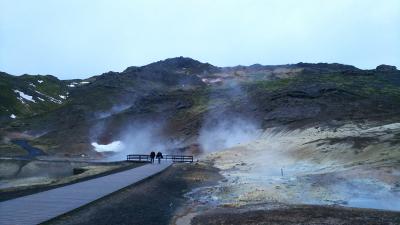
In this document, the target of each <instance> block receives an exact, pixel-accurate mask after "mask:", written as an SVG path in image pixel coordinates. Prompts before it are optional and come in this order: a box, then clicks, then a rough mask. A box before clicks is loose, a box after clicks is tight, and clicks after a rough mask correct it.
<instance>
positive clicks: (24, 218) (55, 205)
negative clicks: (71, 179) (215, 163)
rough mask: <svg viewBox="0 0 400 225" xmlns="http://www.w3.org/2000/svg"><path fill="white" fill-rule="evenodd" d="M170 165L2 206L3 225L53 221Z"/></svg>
mask: <svg viewBox="0 0 400 225" xmlns="http://www.w3.org/2000/svg"><path fill="white" fill-rule="evenodd" d="M169 165H171V163H168V162H164V163H163V164H160V165H158V164H148V165H144V166H141V167H137V168H133V169H130V170H126V171H122V172H119V173H114V174H110V175H107V176H104V177H99V178H95V179H91V180H87V181H83V182H79V183H75V184H71V185H67V186H64V187H59V188H55V189H51V190H48V191H44V192H40V193H36V194H33V195H27V196H23V197H20V198H16V199H11V200H8V201H4V202H0V225H32V224H39V223H42V222H45V221H47V220H50V219H52V218H54V217H57V216H60V215H62V214H65V213H67V212H69V211H71V210H74V209H76V208H79V207H82V206H84V205H86V204H88V203H90V202H92V201H95V200H97V199H99V198H101V197H104V196H106V195H109V194H111V193H113V192H115V191H118V190H120V189H122V188H124V187H127V186H129V185H132V184H134V183H137V182H139V181H141V180H143V179H145V178H147V177H150V176H152V175H154V174H157V173H159V172H161V171H162V170H164V169H166V168H167V167H168V166H169Z"/></svg>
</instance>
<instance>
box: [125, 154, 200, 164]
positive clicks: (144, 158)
mask: <svg viewBox="0 0 400 225" xmlns="http://www.w3.org/2000/svg"><path fill="white" fill-rule="evenodd" d="M163 159H164V160H172V162H176V163H192V162H193V156H192V155H165V156H164V158H163ZM126 160H127V161H134V162H149V161H150V155H127V156H126ZM155 160H157V159H155Z"/></svg>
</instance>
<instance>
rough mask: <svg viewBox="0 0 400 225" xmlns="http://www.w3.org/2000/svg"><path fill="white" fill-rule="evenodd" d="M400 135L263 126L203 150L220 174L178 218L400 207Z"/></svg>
mask: <svg viewBox="0 0 400 225" xmlns="http://www.w3.org/2000/svg"><path fill="white" fill-rule="evenodd" d="M399 133H400V123H393V124H387V125H384V126H374V125H372V124H366V125H362V126H361V125H356V124H349V125H346V126H342V127H339V128H335V129H327V128H325V129H324V128H318V127H314V128H308V129H305V130H294V131H282V130H281V131H278V130H267V131H265V132H264V134H263V135H262V136H261V138H259V139H258V140H256V141H253V142H251V143H249V144H246V145H243V146H237V147H233V148H230V149H225V150H223V151H219V152H214V153H211V154H210V155H208V157H207V158H208V159H209V160H211V161H213V162H214V165H215V166H216V167H217V168H219V169H220V170H221V174H222V175H223V176H224V177H225V179H224V180H223V181H222V182H220V184H219V185H218V186H214V187H206V188H200V189H198V190H194V191H193V192H191V193H190V194H188V197H189V198H190V199H192V204H193V205H192V206H191V207H193V208H195V209H194V210H192V212H191V214H188V215H186V217H185V216H184V217H182V218H184V219H185V220H190V218H192V217H194V216H196V214H198V213H199V209H201V210H200V211H202V210H204V208H210V207H211V208H216V207H228V208H232V207H234V208H235V207H243V206H257V207H258V208H260V207H261V208H263V209H268V208H271V207H272V208H274V207H280V206H282V205H293V204H323V205H326V204H327V205H341V206H349V207H359V208H374V209H386V210H395V211H399V210H400V161H399V158H400V148H399V145H398V144H399V142H398V137H399V135H398V134H399ZM281 168H282V169H283V176H282V174H281V172H282V171H281ZM188 217H189V219H188Z"/></svg>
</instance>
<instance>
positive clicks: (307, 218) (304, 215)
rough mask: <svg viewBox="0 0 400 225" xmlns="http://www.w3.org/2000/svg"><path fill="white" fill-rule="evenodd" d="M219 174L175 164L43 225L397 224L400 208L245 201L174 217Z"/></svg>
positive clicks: (201, 167)
mask: <svg viewBox="0 0 400 225" xmlns="http://www.w3.org/2000/svg"><path fill="white" fill-rule="evenodd" d="M221 178H222V177H221V176H220V175H219V173H218V170H217V169H215V168H213V167H211V166H210V165H209V164H208V163H197V164H175V165H173V166H171V167H170V168H168V169H167V170H166V171H164V172H162V173H161V174H158V175H156V176H154V177H152V178H150V179H147V180H145V181H143V182H141V183H139V184H136V185H133V186H131V187H128V188H125V189H123V190H121V191H118V192H116V193H114V194H112V195H110V196H107V197H105V198H102V199H100V200H98V201H95V202H93V203H91V204H89V205H87V206H85V207H82V208H80V209H77V210H75V211H73V212H70V213H68V214H66V215H64V216H61V217H58V218H56V219H53V220H52V221H49V222H47V223H46V224H47V225H78V224H81V225H83V224H99V225H101V224H133V225H134V224H140V225H144V224H146V225H163V224H166V225H167V224H188V225H189V224H192V225H200V224H210V225H211V224H212V225H216V224H249V225H256V224H257V225H260V224H279V225H291V224H304V225H306V224H309V225H311V224H312V225H315V224H324V225H337V224H343V225H344V224H352V225H361V224H363V225H364V224H387V225H392V224H393V225H394V224H400V212H390V211H381V210H371V209H353V208H344V207H338V206H313V205H292V206H289V205H279V206H277V205H275V206H274V207H275V208H270V209H266V208H268V207H264V206H263V207H261V208H263V209H262V210H260V209H257V207H256V208H254V207H253V206H248V205H247V206H242V207H221V206H218V207H215V208H212V207H211V208H209V209H207V210H204V211H197V212H196V215H194V216H193V217H192V218H191V219H189V220H188V221H186V222H183V223H182V221H185V220H182V218H179V216H178V217H177V215H178V214H181V213H182V212H186V213H190V210H189V211H188V210H187V207H190V204H192V203H193V201H188V198H186V197H185V196H186V194H187V193H188V192H190V191H191V190H193V189H194V188H199V187H207V186H213V185H216V183H217V182H218V181H221ZM181 216H182V215H181ZM179 221H180V222H179Z"/></svg>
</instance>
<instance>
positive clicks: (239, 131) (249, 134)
mask: <svg viewBox="0 0 400 225" xmlns="http://www.w3.org/2000/svg"><path fill="white" fill-rule="evenodd" d="M260 134H261V130H260V129H259V127H258V126H257V125H256V124H255V123H253V122H252V121H250V120H246V119H242V118H230V119H222V120H221V121H218V122H217V124H216V125H214V126H211V127H209V128H203V129H202V130H201V131H200V135H199V139H198V140H199V143H200V144H201V146H202V148H203V149H204V150H205V151H206V152H210V151H215V150H220V149H226V148H231V147H233V146H236V145H243V144H246V143H248V142H250V141H252V140H255V139H256V138H257V137H259V135H260Z"/></svg>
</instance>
